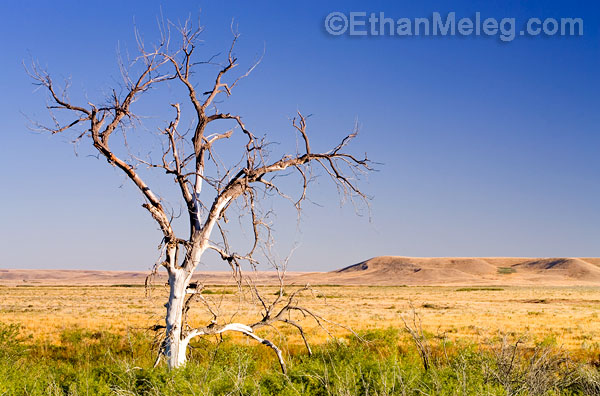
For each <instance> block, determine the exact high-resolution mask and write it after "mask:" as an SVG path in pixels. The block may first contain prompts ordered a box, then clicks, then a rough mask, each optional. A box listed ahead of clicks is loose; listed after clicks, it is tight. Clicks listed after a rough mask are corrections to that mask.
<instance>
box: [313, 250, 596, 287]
mask: <svg viewBox="0 0 600 396" xmlns="http://www.w3.org/2000/svg"><path fill="white" fill-rule="evenodd" d="M324 278H325V279H326V280H327V281H328V283H339V284H348V285H358V284H380V285H402V284H405V285H434V284H435V285H442V284H465V285H467V284H491V285H493V284H503V285H527V284H537V285H600V259H590V258H586V259H581V258H543V259H539V258H519V257H491V258H486V257H461V258H459V257H430V258H419V257H398V256H382V257H375V258H372V259H369V260H366V261H363V262H361V263H358V264H354V265H351V266H349V267H346V268H342V269H340V270H337V271H333V272H330V273H328V274H327V275H325V276H324Z"/></svg>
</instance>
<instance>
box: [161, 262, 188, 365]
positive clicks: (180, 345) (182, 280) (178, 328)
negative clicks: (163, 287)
mask: <svg viewBox="0 0 600 396" xmlns="http://www.w3.org/2000/svg"><path fill="white" fill-rule="evenodd" d="M188 282H189V275H188V274H187V272H186V271H185V270H184V269H182V268H177V269H175V270H174V271H173V270H170V271H169V287H170V293H169V301H168V302H167V303H166V304H165V307H166V308H167V315H166V318H165V322H166V338H165V344H164V354H165V357H166V359H167V363H168V365H169V368H170V369H173V368H176V367H180V366H182V365H184V364H185V362H186V349H187V344H188V342H187V341H185V340H183V339H182V336H181V332H182V316H183V304H184V301H185V290H186V287H187V284H188Z"/></svg>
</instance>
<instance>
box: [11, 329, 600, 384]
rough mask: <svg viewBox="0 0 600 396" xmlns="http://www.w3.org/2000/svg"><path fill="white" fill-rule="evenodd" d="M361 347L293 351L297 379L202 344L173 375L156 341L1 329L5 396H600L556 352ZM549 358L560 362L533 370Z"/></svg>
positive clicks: (404, 343)
mask: <svg viewBox="0 0 600 396" xmlns="http://www.w3.org/2000/svg"><path fill="white" fill-rule="evenodd" d="M362 338H363V340H359V339H357V338H350V339H346V340H345V341H343V342H339V341H331V342H329V343H327V344H324V345H319V346H315V347H314V348H313V349H314V355H313V356H312V357H309V356H308V355H307V354H306V353H305V352H304V351H303V350H301V349H299V348H297V347H295V346H293V347H291V348H290V349H291V352H290V351H288V353H286V361H287V364H288V369H289V373H288V376H284V375H283V374H281V372H280V371H279V370H278V364H277V361H276V359H275V358H274V356H273V355H272V351H271V350H270V349H269V348H266V347H264V346H262V345H256V344H252V343H247V344H246V343H243V344H239V343H234V342H231V341H228V340H227V339H225V342H222V343H220V344H216V343H213V342H212V341H208V340H199V341H198V342H197V343H196V345H195V348H194V349H193V350H192V352H191V355H190V361H189V363H188V364H187V365H186V367H184V368H182V369H178V370H175V371H172V372H169V371H168V370H167V369H166V368H165V367H164V366H159V367H157V368H152V364H153V361H154V357H155V356H154V354H153V353H152V351H151V348H150V346H151V334H148V333H145V332H138V333H129V334H128V335H126V336H119V335H115V334H111V333H108V332H88V331H85V330H77V329H75V330H69V331H65V332H64V333H63V334H62V337H61V341H60V343H58V344H33V343H31V340H27V339H23V338H20V336H19V329H18V327H17V326H6V325H2V324H0V395H10V396H13V395H14V396H18V395H53V396H54V395H69V396H77V395H128V396H129V395H156V396H158V395H265V396H266V395H319V396H320V395H440V396H443V395H507V394H509V395H516V394H523V395H527V394H531V395H533V394H551V395H598V394H600V386H599V385H598V384H599V383H600V373H599V372H598V369H597V368H594V367H593V366H592V365H590V364H585V363H584V362H581V363H569V364H566V363H565V362H567V361H568V362H570V361H569V360H564V358H565V357H564V356H563V355H560V353H559V351H557V350H550V352H548V350H546V349H544V354H540V355H539V356H538V357H537V358H536V359H533V358H532V354H534V353H535V352H532V351H531V350H528V349H523V350H518V353H513V352H514V351H513V350H511V349H510V347H508V348H505V349H494V348H492V349H486V348H482V347H479V346H477V345H470V344H452V343H448V342H444V343H441V342H440V343H431V344H428V345H429V349H428V354H429V359H430V363H431V368H430V369H429V370H428V371H425V370H424V369H423V367H422V364H421V359H420V356H419V355H418V353H417V351H416V349H415V348H414V347H413V344H412V342H411V340H410V339H409V338H407V337H406V334H404V333H401V332H400V331H398V330H396V329H388V330H376V331H371V332H368V333H365V334H362ZM280 341H281V340H280ZM428 342H429V341H428ZM282 344H285V343H282ZM542 356H545V357H547V356H550V357H555V358H553V359H550V360H548V359H547V358H544V359H546V360H544V364H542V365H540V364H538V366H539V367H537V366H536V367H534V362H539V361H540V359H541V357H542ZM504 357H507V358H508V359H509V360H508V361H510V367H509V365H507V364H505V363H506V362H507V361H505V359H504ZM540 367H541V368H540ZM518 389H521V390H520V391H519V392H520V393H519V392H517V393H514V391H515V390H518ZM532 390H533V391H534V392H532ZM540 391H542V392H543V393H536V392H540Z"/></svg>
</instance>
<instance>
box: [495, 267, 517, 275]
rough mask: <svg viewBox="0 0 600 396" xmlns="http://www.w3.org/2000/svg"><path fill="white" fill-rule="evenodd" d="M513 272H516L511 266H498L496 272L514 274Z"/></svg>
mask: <svg viewBox="0 0 600 396" xmlns="http://www.w3.org/2000/svg"><path fill="white" fill-rule="evenodd" d="M515 272H517V270H516V269H514V268H512V267H499V268H498V273H499V274H503V275H508V274H514V273H515Z"/></svg>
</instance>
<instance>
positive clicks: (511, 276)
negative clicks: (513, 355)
mask: <svg viewBox="0 0 600 396" xmlns="http://www.w3.org/2000/svg"><path fill="white" fill-rule="evenodd" d="M599 262H600V261H599V260H598V259H589V258H588V259H570V258H559V259H517V258H503V259H501V258H494V259H489V258H488V259H480V258H444V259H433V258H428V259H417V258H406V257H379V258H375V259H372V260H367V261H365V262H363V263H359V264H356V265H353V266H350V267H347V268H344V269H342V270H338V271H333V272H328V273H290V274H289V275H288V278H287V282H288V283H290V284H291V285H290V286H288V287H287V289H286V290H287V291H288V292H290V291H292V290H294V288H297V287H299V286H301V285H304V284H311V285H313V286H312V287H313V289H314V290H313V291H312V292H305V293H304V294H303V297H302V298H301V301H302V304H304V305H305V306H307V307H309V308H310V309H311V310H312V311H314V312H317V313H318V314H320V315H322V316H323V317H325V318H327V319H328V320H331V321H332V322H335V323H337V324H341V325H343V326H347V327H349V328H351V329H353V330H355V331H359V332H360V331H366V330H372V329H381V328H387V327H394V328H403V326H404V322H403V319H407V318H409V317H410V315H411V313H412V312H413V310H414V311H415V312H417V313H418V315H419V317H420V318H421V320H422V324H423V329H424V330H426V331H427V332H428V333H430V334H431V335H434V336H437V337H445V338H448V339H467V340H471V341H475V342H485V341H486V340H488V339H491V338H494V337H497V336H501V335H510V336H524V337H526V338H528V339H530V340H532V341H543V340H553V342H555V343H556V344H558V345H559V346H561V347H564V348H567V349H569V350H578V351H588V352H589V351H594V350H596V351H597V350H599V349H600V325H598V312H599V310H600V277H599V274H600V267H598V264H599ZM145 276H146V274H145V273H142V272H110V271H34V270H29V271H26V270H19V271H17V270H3V271H2V272H0V283H1V284H3V285H4V286H3V287H0V322H5V323H19V324H21V325H22V326H23V330H24V332H25V333H26V334H29V335H31V336H32V337H34V338H35V339H46V340H57V339H58V338H59V335H60V334H61V332H63V331H64V330H66V329H74V328H83V329H87V330H90V331H101V330H108V331H117V332H120V333H125V332H126V331H127V330H128V329H137V330H139V329H147V328H150V327H152V326H154V325H160V324H162V323H163V320H164V307H163V304H164V302H165V301H166V297H167V293H168V288H167V287H166V285H165V279H164V278H161V277H160V276H159V277H158V278H156V279H155V280H154V282H153V286H152V287H151V288H145V287H144V280H145ZM254 278H255V282H256V283H257V284H258V285H260V286H258V287H259V289H260V290H261V291H262V294H263V295H264V296H266V298H267V299H274V298H275V295H276V294H277V290H278V288H277V286H276V279H277V278H276V276H275V274H274V273H269V272H263V273H258V274H255V275H254ZM198 279H201V280H203V281H204V283H205V285H206V286H205V287H206V290H205V291H204V293H205V294H204V296H205V298H206V299H208V300H210V301H211V302H212V303H213V304H214V305H215V306H218V307H220V308H222V309H223V311H224V312H237V317H238V318H241V317H245V318H248V317H250V318H248V319H256V320H258V319H260V316H259V315H260V314H259V308H258V307H257V306H256V305H252V304H249V303H240V295H239V294H238V293H237V289H236V288H235V286H233V285H232V284H231V282H232V280H231V278H230V275H229V273H227V272H212V273H203V274H200V275H199V278H198ZM196 308H197V309H193V310H192V311H191V312H192V313H191V318H192V320H193V322H194V323H195V324H198V325H201V324H204V323H207V322H209V321H210V316H209V315H208V312H206V311H204V310H203V309H202V306H201V305H200V306H197V307H196ZM304 323H305V328H306V329H307V333H308V335H309V339H310V340H311V341H312V342H322V341H325V340H326V339H327V338H328V335H327V332H326V331H324V330H323V329H321V328H319V326H317V324H316V323H315V322H314V321H311V320H310V319H305V320H304ZM326 328H327V330H329V331H330V332H331V333H332V334H336V335H340V336H343V335H345V334H348V330H347V329H345V328H344V327H339V326H336V325H334V324H328V325H327V326H326ZM279 335H286V337H284V338H285V340H286V342H289V343H299V342H300V341H301V340H300V339H299V337H298V335H297V334H296V333H294V332H293V331H292V329H280V332H279Z"/></svg>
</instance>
